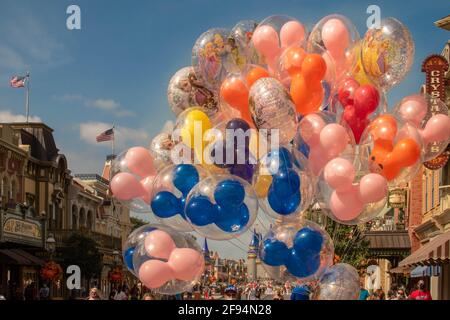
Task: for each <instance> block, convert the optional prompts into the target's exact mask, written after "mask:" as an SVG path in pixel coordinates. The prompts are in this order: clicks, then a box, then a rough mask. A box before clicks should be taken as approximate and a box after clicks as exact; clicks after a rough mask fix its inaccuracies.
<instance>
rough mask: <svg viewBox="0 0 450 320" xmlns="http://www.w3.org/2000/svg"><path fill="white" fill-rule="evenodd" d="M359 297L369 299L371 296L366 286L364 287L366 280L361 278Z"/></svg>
mask: <svg viewBox="0 0 450 320" xmlns="http://www.w3.org/2000/svg"><path fill="white" fill-rule="evenodd" d="M359 286H360V289H359V298H358V300H368V299H369V297H370V294H369V291H367V290H366V288H364V280H363V279H362V278H361V279H360V280H359Z"/></svg>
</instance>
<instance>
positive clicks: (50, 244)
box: [45, 233, 56, 299]
mask: <svg viewBox="0 0 450 320" xmlns="http://www.w3.org/2000/svg"><path fill="white" fill-rule="evenodd" d="M45 247H46V250H47V252H48V254H49V261H52V259H53V254H54V253H55V250H56V240H55V237H54V236H53V234H52V233H49V235H48V237H47V239H46V240H45ZM49 287H50V288H49V299H52V296H53V280H50V284H49Z"/></svg>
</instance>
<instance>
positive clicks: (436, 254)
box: [399, 231, 450, 266]
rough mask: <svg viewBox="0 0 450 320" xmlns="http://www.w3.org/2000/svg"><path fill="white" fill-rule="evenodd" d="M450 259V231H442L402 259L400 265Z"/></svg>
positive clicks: (431, 262)
mask: <svg viewBox="0 0 450 320" xmlns="http://www.w3.org/2000/svg"><path fill="white" fill-rule="evenodd" d="M448 261H450V231H447V232H445V233H442V234H441V235H439V236H437V237H436V238H434V239H433V240H431V241H430V242H429V243H427V244H426V245H424V246H423V247H421V248H420V249H419V250H417V251H416V252H414V253H413V254H411V255H410V256H408V257H407V258H405V259H403V260H402V261H400V263H399V266H411V265H420V264H439V263H442V262H448Z"/></svg>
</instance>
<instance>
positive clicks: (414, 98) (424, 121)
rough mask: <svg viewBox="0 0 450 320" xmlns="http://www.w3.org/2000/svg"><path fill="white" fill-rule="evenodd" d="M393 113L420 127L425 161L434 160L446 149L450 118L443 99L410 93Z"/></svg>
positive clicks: (448, 139) (449, 138) (449, 134)
mask: <svg viewBox="0 0 450 320" xmlns="http://www.w3.org/2000/svg"><path fill="white" fill-rule="evenodd" d="M393 114H394V115H397V116H398V117H399V118H400V119H402V120H403V121H405V122H408V123H411V124H412V125H414V126H415V127H417V128H418V129H419V133H420V135H421V136H422V139H423V146H424V151H423V152H424V156H423V160H424V161H428V160H432V159H434V158H436V157H437V156H439V155H440V154H441V153H442V152H444V151H445V149H446V147H447V145H448V143H449V141H450V118H449V116H448V107H447V105H446V104H445V103H444V102H442V100H440V99H437V98H433V97H431V96H430V95H428V94H420V95H419V94H415V95H410V96H407V97H405V98H403V99H402V100H401V101H400V103H398V104H397V106H396V107H395V108H394V111H393Z"/></svg>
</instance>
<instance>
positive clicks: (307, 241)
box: [293, 227, 323, 255]
mask: <svg viewBox="0 0 450 320" xmlns="http://www.w3.org/2000/svg"><path fill="white" fill-rule="evenodd" d="M322 244H323V235H322V234H321V233H320V232H319V231H317V230H314V229H312V228H310V227H304V228H302V229H300V230H299V231H298V232H297V234H296V235H295V237H294V246H293V248H294V249H295V251H297V252H305V253H307V254H309V255H316V254H319V253H320V251H321V250H322Z"/></svg>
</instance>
